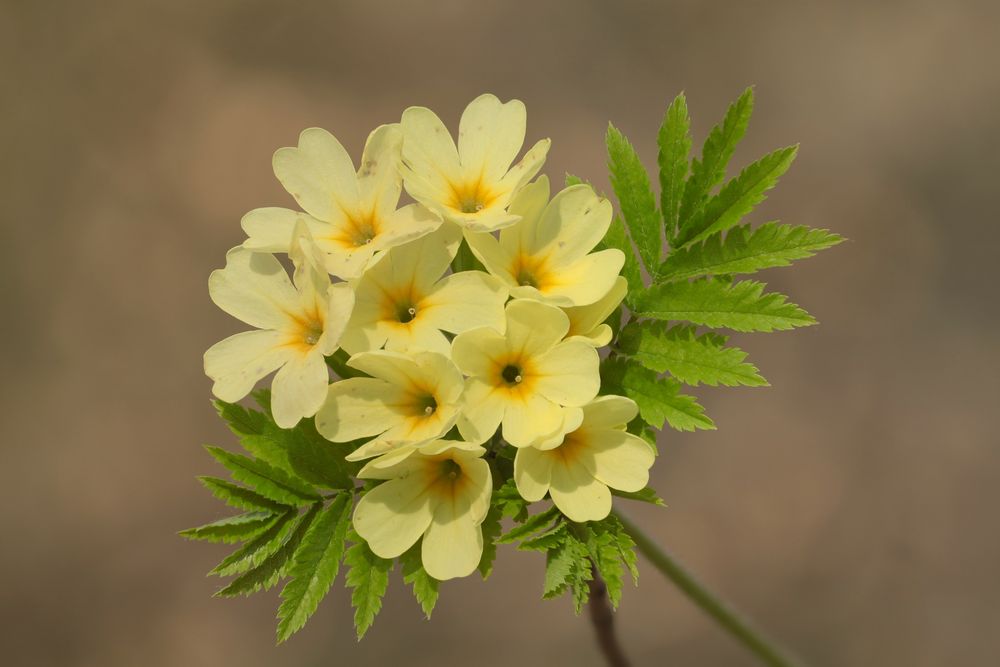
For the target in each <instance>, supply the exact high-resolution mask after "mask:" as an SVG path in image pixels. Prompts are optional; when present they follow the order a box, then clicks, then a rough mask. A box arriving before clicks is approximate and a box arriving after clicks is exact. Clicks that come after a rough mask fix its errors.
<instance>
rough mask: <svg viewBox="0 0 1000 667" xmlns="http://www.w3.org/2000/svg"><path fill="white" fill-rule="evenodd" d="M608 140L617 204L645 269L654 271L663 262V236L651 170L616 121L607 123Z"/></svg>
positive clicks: (609, 160)
mask: <svg viewBox="0 0 1000 667" xmlns="http://www.w3.org/2000/svg"><path fill="white" fill-rule="evenodd" d="M606 142H607V147H608V169H609V170H610V175H611V186H612V187H613V188H614V190H615V195H616V196H617V197H618V205H619V208H620V209H621V212H622V217H623V218H624V219H625V224H626V225H627V226H628V230H629V233H630V235H631V236H632V240H633V241H635V245H636V248H638V250H639V255H640V256H641V257H642V261H643V263H644V264H645V266H646V269H647V270H648V271H649V273H651V274H652V273H654V272H655V271H656V269H657V268H658V267H659V265H660V256H661V254H662V252H663V239H662V236H661V232H660V230H661V226H662V221H661V218H660V213H659V211H657V210H656V199H655V197H654V196H653V189H652V187H651V186H650V183H649V174H647V173H646V168H645V167H644V166H643V165H642V161H641V160H640V159H639V155H638V154H637V153H636V152H635V149H634V148H633V147H632V144H630V143H629V141H628V139H626V138H625V136H624V135H623V134H622V133H621V132H619V131H618V128H616V127H615V126H614V125H611V124H608V133H607V137H606Z"/></svg>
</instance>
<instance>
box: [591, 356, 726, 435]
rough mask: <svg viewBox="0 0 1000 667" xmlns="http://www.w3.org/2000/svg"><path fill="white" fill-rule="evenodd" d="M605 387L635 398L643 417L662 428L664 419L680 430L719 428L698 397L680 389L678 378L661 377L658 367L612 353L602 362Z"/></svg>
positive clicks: (602, 381) (602, 388)
mask: <svg viewBox="0 0 1000 667" xmlns="http://www.w3.org/2000/svg"><path fill="white" fill-rule="evenodd" d="M601 391H603V392H606V393H617V394H622V395H624V396H627V397H628V398H631V399H632V400H633V401H635V402H636V404H637V405H638V406H639V415H640V416H641V417H642V418H643V420H644V421H645V422H646V423H647V424H650V425H651V426H653V427H655V428H658V429H659V428H663V422H664V421H666V422H667V423H669V424H670V426H671V428H674V429H677V430H678V431H693V430H695V429H699V428H700V429H714V428H715V424H714V423H713V422H712V420H711V419H709V418H708V417H707V416H706V415H705V409H704V408H703V407H701V405H699V404H698V401H697V400H695V398H694V397H693V396H688V395H686V394H682V393H680V383H679V382H677V380H674V379H673V378H661V377H658V376H657V374H656V372H655V371H651V370H649V369H648V368H644V367H643V366H641V365H639V363H637V362H635V361H632V360H629V359H626V358H624V357H621V356H617V355H612V356H611V357H608V358H607V359H605V360H604V361H603V362H602V363H601Z"/></svg>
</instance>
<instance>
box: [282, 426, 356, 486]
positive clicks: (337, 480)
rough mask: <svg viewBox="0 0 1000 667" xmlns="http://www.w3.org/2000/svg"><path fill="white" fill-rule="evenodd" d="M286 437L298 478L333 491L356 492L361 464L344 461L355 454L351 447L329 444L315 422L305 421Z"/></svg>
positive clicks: (290, 459)
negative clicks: (354, 489) (356, 479)
mask: <svg viewBox="0 0 1000 667" xmlns="http://www.w3.org/2000/svg"><path fill="white" fill-rule="evenodd" d="M285 433H286V438H287V443H288V444H287V447H288V461H289V463H290V464H291V466H292V469H293V470H294V471H295V474H296V475H298V476H299V477H301V478H302V479H304V480H306V481H307V482H310V483H312V484H317V485H319V486H325V487H327V488H330V489H348V488H353V486H354V481H353V478H352V474H353V473H355V472H357V471H358V470H359V469H360V464H354V463H349V462H348V461H346V460H345V459H344V457H345V456H346V455H347V454H349V453H350V452H351V451H352V447H351V446H350V445H348V444H345V443H334V442H330V441H329V440H327V439H326V438H324V437H323V436H321V435H320V434H319V432H318V431H317V430H316V427H315V425H314V424H313V420H312V419H303V420H302V421H300V422H299V423H298V425H297V426H296V427H295V428H294V429H292V430H291V431H286V432H285Z"/></svg>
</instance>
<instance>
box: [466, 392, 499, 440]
mask: <svg viewBox="0 0 1000 667" xmlns="http://www.w3.org/2000/svg"><path fill="white" fill-rule="evenodd" d="M503 414H504V401H503V397H502V396H501V395H500V392H498V391H494V389H493V387H492V386H491V385H489V384H488V383H486V382H484V381H483V380H481V379H479V378H475V377H472V378H469V379H468V380H466V383H465V408H464V409H463V410H462V412H461V413H460V414H459V416H458V430H459V432H460V433H461V434H462V438H464V439H465V440H467V441H469V442H471V443H476V444H479V443H483V442H486V441H487V440H489V439H490V438H491V437H493V434H494V433H496V430H497V427H498V426H500V421H501V420H502V419H503Z"/></svg>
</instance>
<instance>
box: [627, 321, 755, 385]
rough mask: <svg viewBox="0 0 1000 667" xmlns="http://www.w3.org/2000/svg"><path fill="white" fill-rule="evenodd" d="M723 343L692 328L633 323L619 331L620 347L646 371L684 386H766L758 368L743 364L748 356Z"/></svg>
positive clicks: (721, 337)
mask: <svg viewBox="0 0 1000 667" xmlns="http://www.w3.org/2000/svg"><path fill="white" fill-rule="evenodd" d="M725 342H726V338H725V337H724V336H720V335H718V334H714V333H705V334H702V335H700V336H698V335H696V334H695V328H694V327H692V326H687V325H676V326H672V327H667V326H666V324H664V323H662V322H633V323H631V324H629V325H628V326H627V327H625V329H624V330H623V331H622V334H621V337H620V338H619V347H620V348H621V350H622V351H623V352H624V353H625V354H627V355H628V356H630V357H631V358H633V359H635V360H636V361H638V362H639V363H640V364H642V365H643V366H645V367H646V368H648V369H650V370H653V371H656V372H657V373H670V374H671V375H672V376H674V377H675V378H677V380H679V381H680V382H683V383H684V384H689V385H694V386H697V385H699V384H707V385H709V386H711V387H715V386H718V385H720V384H721V385H725V386H727V387H735V386H738V385H744V386H748V387H762V386H767V380H765V379H764V378H762V377H761V376H760V374H759V373H758V371H757V368H756V367H755V366H753V365H752V364H748V363H746V362H745V361H744V360H745V359H746V357H747V353H746V352H744V351H743V350H741V349H739V348H738V347H726V346H725V345H724V343H725Z"/></svg>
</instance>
